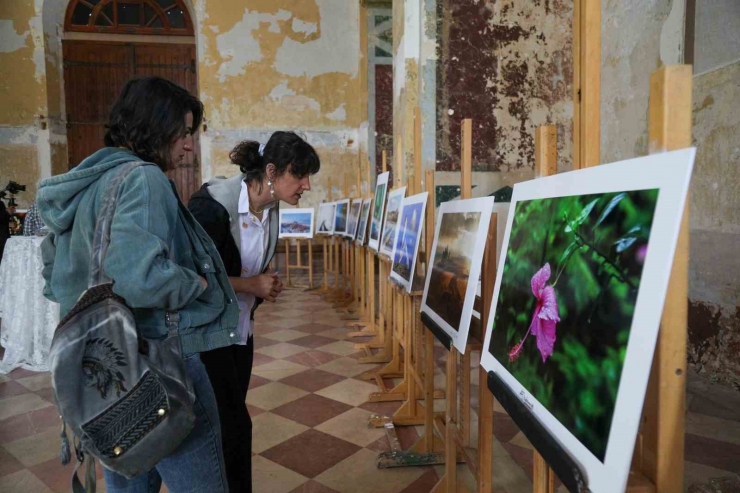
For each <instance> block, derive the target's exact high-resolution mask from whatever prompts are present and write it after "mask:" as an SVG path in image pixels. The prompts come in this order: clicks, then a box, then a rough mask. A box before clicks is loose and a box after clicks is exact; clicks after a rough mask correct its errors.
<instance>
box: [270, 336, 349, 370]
mask: <svg viewBox="0 0 740 493" xmlns="http://www.w3.org/2000/svg"><path fill="white" fill-rule="evenodd" d="M335 342H336V341H335ZM337 358H339V356H338V355H336V354H331V353H326V352H324V351H319V350H315V349H309V350H308V351H304V352H302V353H298V354H294V355H293V356H289V357H287V358H284V359H285V360H286V361H290V362H291V363H298V364H299V365H303V366H308V367H309V368H316V367H317V366H321V365H325V364H327V363H330V362H332V361H334V360H335V359H337Z"/></svg>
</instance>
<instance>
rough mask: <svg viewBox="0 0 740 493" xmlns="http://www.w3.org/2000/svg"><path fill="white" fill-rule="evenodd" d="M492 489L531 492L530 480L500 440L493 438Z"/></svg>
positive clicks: (508, 491) (518, 492)
mask: <svg viewBox="0 0 740 493" xmlns="http://www.w3.org/2000/svg"><path fill="white" fill-rule="evenodd" d="M492 462H493V489H494V491H500V490H501V489H503V490H506V491H507V493H531V491H532V481H531V480H530V479H529V477H528V476H527V474H526V473H525V472H524V470H522V468H521V467H520V466H519V465H518V464H517V463H516V461H514V459H513V458H512V457H511V455H509V453H508V452H507V451H506V449H505V448H504V447H503V446H502V445H501V442H499V441H498V440H496V439H495V438H494V439H493V460H492Z"/></svg>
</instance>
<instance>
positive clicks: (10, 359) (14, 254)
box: [0, 236, 59, 373]
mask: <svg viewBox="0 0 740 493" xmlns="http://www.w3.org/2000/svg"><path fill="white" fill-rule="evenodd" d="M42 240H43V238H41V237H36V236H29V237H23V236H13V237H11V238H10V239H9V240H8V242H7V243H6V244H5V252H4V254H3V261H2V262H1V263H0V318H1V319H2V322H0V344H2V346H3V347H4V348H5V355H4V356H3V359H2V361H0V373H9V372H11V371H12V370H14V369H15V368H25V369H27V370H32V371H48V370H49V367H48V357H49V348H50V347H51V338H52V336H53V335H54V329H56V326H57V325H58V324H59V305H58V304H56V303H52V302H50V301H48V300H47V299H46V298H44V278H43V277H42V276H41V269H42V267H43V263H42V262H41V248H40V246H41V241H42Z"/></svg>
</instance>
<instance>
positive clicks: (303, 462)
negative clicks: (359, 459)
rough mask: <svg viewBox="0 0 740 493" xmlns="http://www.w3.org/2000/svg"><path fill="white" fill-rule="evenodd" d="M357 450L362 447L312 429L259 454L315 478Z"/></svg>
mask: <svg viewBox="0 0 740 493" xmlns="http://www.w3.org/2000/svg"><path fill="white" fill-rule="evenodd" d="M358 450H360V447H358V446H357V445H355V444H353V443H349V442H346V441H344V440H340V439H339V438H335V437H333V436H331V435H327V434H326V433H322V432H320V431H317V430H313V429H312V430H308V431H305V432H303V433H301V434H300V435H297V436H295V437H293V438H291V439H290V440H287V441H285V442H283V443H281V444H279V445H276V446H274V447H272V448H271V449H269V450H267V451H265V452H263V453H262V454H260V455H262V456H263V457H265V458H267V459H269V460H271V461H273V462H276V463H278V464H280V465H281V466H283V467H287V468H288V469H291V470H293V471H295V472H297V473H299V474H303V475H304V476H306V477H308V478H314V477H316V476H318V475H319V474H321V473H322V472H324V471H326V470H327V469H329V468H330V467H332V466H334V465H335V464H337V463H339V462H341V461H343V460H344V459H346V458H347V457H349V456H350V455H352V454H354V453H355V452H357V451H358ZM317 451H321V453H317Z"/></svg>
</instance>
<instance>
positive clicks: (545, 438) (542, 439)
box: [422, 315, 590, 493]
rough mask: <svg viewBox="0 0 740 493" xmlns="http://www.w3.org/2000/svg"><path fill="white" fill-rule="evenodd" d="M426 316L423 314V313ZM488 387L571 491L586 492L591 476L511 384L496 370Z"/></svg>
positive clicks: (490, 372) (491, 374)
mask: <svg viewBox="0 0 740 493" xmlns="http://www.w3.org/2000/svg"><path fill="white" fill-rule="evenodd" d="M422 316H423V315H422ZM488 388H489V389H490V391H491V392H492V393H493V396H494V397H495V398H496V400H497V401H498V402H499V403H500V404H501V405H502V406H503V407H504V409H506V412H507V413H509V417H511V419H513V420H514V423H516V425H517V426H518V427H519V429H520V430H521V431H522V432H523V433H524V435H525V436H526V437H527V439H528V440H529V441H530V443H531V444H532V445H533V446H534V448H535V449H537V452H538V453H539V454H540V455H541V456H542V458H543V459H545V462H547V464H548V465H549V466H550V467H551V468H552V470H553V471H555V474H557V476H558V478H560V481H562V482H563V484H564V485H565V487H566V488H568V491H570V492H571V493H587V492H590V490H589V489H588V479H587V478H586V475H585V474H584V472H583V470H582V469H581V467H580V466H579V465H578V463H577V462H576V461H575V460H574V459H573V458H572V457H571V456H570V455H569V454H568V452H566V451H565V449H564V448H563V447H562V446H561V445H560V443H559V442H558V441H557V440H556V439H555V438H554V437H553V436H552V435H551V434H550V433H549V432H548V431H547V430H546V429H545V427H544V426H543V425H542V423H540V422H539V420H538V419H537V418H536V417H535V416H534V415H533V414H532V413H531V411H530V410H529V408H527V406H526V405H525V404H524V403H523V402H522V401H521V399H519V397H517V396H516V394H514V392H512V390H511V389H510V388H509V386H508V385H506V383H505V382H504V381H503V380H502V379H501V377H499V376H498V375H496V374H495V373H494V372H492V371H489V372H488Z"/></svg>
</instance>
